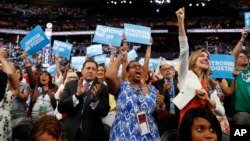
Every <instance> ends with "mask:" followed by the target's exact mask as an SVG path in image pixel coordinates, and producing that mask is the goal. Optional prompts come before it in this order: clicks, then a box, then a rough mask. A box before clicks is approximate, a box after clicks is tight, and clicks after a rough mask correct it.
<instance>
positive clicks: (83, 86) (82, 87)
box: [77, 77, 88, 96]
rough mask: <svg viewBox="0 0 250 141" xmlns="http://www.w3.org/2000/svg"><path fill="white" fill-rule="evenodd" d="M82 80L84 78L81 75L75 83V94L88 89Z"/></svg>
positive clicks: (81, 93) (78, 94) (79, 94)
mask: <svg viewBox="0 0 250 141" xmlns="http://www.w3.org/2000/svg"><path fill="white" fill-rule="evenodd" d="M83 80H84V78H83V77H81V78H80V79H79V81H78V85H77V96H81V95H83V94H84V92H85V91H86V90H87V89H88V88H87V87H88V86H87V84H84V85H83Z"/></svg>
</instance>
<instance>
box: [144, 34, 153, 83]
mask: <svg viewBox="0 0 250 141" xmlns="http://www.w3.org/2000/svg"><path fill="white" fill-rule="evenodd" d="M150 42H151V43H150V45H148V46H147V49H146V53H145V58H144V64H143V74H142V78H143V79H144V80H143V81H145V82H146V80H147V77H148V65H149V60H150V57H151V45H152V43H153V39H152V37H151V39H150Z"/></svg>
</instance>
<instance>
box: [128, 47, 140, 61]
mask: <svg viewBox="0 0 250 141" xmlns="http://www.w3.org/2000/svg"><path fill="white" fill-rule="evenodd" d="M137 56H138V55H137V53H136V51H135V50H134V49H132V50H130V51H129V52H128V61H133V60H135V58H136V57H137Z"/></svg>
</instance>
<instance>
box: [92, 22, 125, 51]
mask: <svg viewBox="0 0 250 141" xmlns="http://www.w3.org/2000/svg"><path fill="white" fill-rule="evenodd" d="M123 32H124V30H123V29H122V28H115V27H109V26H103V25H97V27H96V30H95V35H94V39H93V42H96V43H100V44H106V45H110V44H111V45H113V46H115V47H120V46H121V42H122V35H123Z"/></svg>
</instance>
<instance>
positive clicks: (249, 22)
mask: <svg viewBox="0 0 250 141" xmlns="http://www.w3.org/2000/svg"><path fill="white" fill-rule="evenodd" d="M244 19H245V27H247V28H248V29H249V30H250V12H245V13H244Z"/></svg>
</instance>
